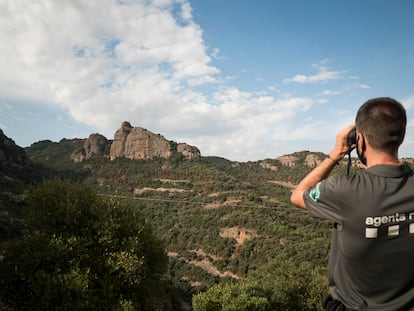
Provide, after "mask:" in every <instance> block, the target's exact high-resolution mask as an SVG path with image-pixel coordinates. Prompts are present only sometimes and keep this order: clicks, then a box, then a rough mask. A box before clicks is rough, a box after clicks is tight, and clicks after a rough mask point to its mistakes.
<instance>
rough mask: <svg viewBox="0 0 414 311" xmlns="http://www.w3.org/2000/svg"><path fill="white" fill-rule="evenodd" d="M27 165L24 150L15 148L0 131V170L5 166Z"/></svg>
mask: <svg viewBox="0 0 414 311" xmlns="http://www.w3.org/2000/svg"><path fill="white" fill-rule="evenodd" d="M28 163H29V159H28V157H27V155H26V152H25V151H24V149H23V148H21V147H19V146H17V145H16V144H15V143H14V141H13V140H12V139H10V138H8V137H7V136H6V135H4V133H3V131H2V130H1V129H0V169H1V168H2V167H5V166H9V167H10V166H26V165H27V164H28Z"/></svg>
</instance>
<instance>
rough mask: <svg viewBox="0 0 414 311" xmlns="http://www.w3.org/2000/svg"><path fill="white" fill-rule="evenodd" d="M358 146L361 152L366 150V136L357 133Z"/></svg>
mask: <svg viewBox="0 0 414 311" xmlns="http://www.w3.org/2000/svg"><path fill="white" fill-rule="evenodd" d="M357 145H358V146H357V147H358V148H359V149H360V150H365V148H366V141H365V136H364V135H363V134H362V133H357Z"/></svg>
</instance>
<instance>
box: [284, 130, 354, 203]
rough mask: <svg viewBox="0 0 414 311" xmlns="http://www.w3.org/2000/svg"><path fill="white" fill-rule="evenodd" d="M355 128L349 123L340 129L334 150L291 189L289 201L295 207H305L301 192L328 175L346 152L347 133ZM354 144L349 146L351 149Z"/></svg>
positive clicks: (347, 147) (347, 148)
mask: <svg viewBox="0 0 414 311" xmlns="http://www.w3.org/2000/svg"><path fill="white" fill-rule="evenodd" d="M354 128H355V124H351V125H349V126H348V127H347V128H346V129H344V130H342V131H340V132H339V133H338V134H337V135H336V143H335V148H334V150H333V151H332V152H331V153H330V154H329V158H326V159H325V160H324V161H323V162H322V163H321V164H319V165H318V166H317V167H315V168H314V169H313V170H312V171H311V172H310V173H309V174H308V175H306V177H305V178H303V179H302V181H301V182H300V183H299V185H298V186H297V187H296V189H295V190H293V192H292V195H291V196H290V201H291V202H292V204H294V205H296V206H297V207H301V208H306V205H305V201H304V199H303V194H304V193H305V191H306V190H308V189H309V188H311V187H313V186H315V185H316V184H317V183H318V182H320V181H321V180H323V179H325V178H326V177H328V175H329V174H330V173H331V171H332V170H333V168H334V167H335V165H336V164H337V163H338V162H339V161H340V160H341V159H342V158H343V157H344V156H345V155H346V154H347V153H348V150H349V149H350V146H348V135H349V133H350V132H351V131H352V130H353V129H354ZM352 148H355V145H352V146H351V149H352Z"/></svg>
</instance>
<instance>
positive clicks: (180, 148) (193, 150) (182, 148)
mask: <svg viewBox="0 0 414 311" xmlns="http://www.w3.org/2000/svg"><path fill="white" fill-rule="evenodd" d="M177 152H180V153H182V154H183V156H184V157H185V158H187V159H198V158H199V157H200V156H201V153H200V150H198V148H197V147H194V146H190V145H188V144H186V143H180V144H178V145H177Z"/></svg>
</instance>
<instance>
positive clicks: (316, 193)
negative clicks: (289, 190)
mask: <svg viewBox="0 0 414 311" xmlns="http://www.w3.org/2000/svg"><path fill="white" fill-rule="evenodd" d="M320 186H321V183H320V182H319V183H317V184H316V186H315V187H313V188H311V190H310V191H309V196H310V198H311V199H312V200H314V201H315V202H318V201H319V198H320V196H321V191H320Z"/></svg>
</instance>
